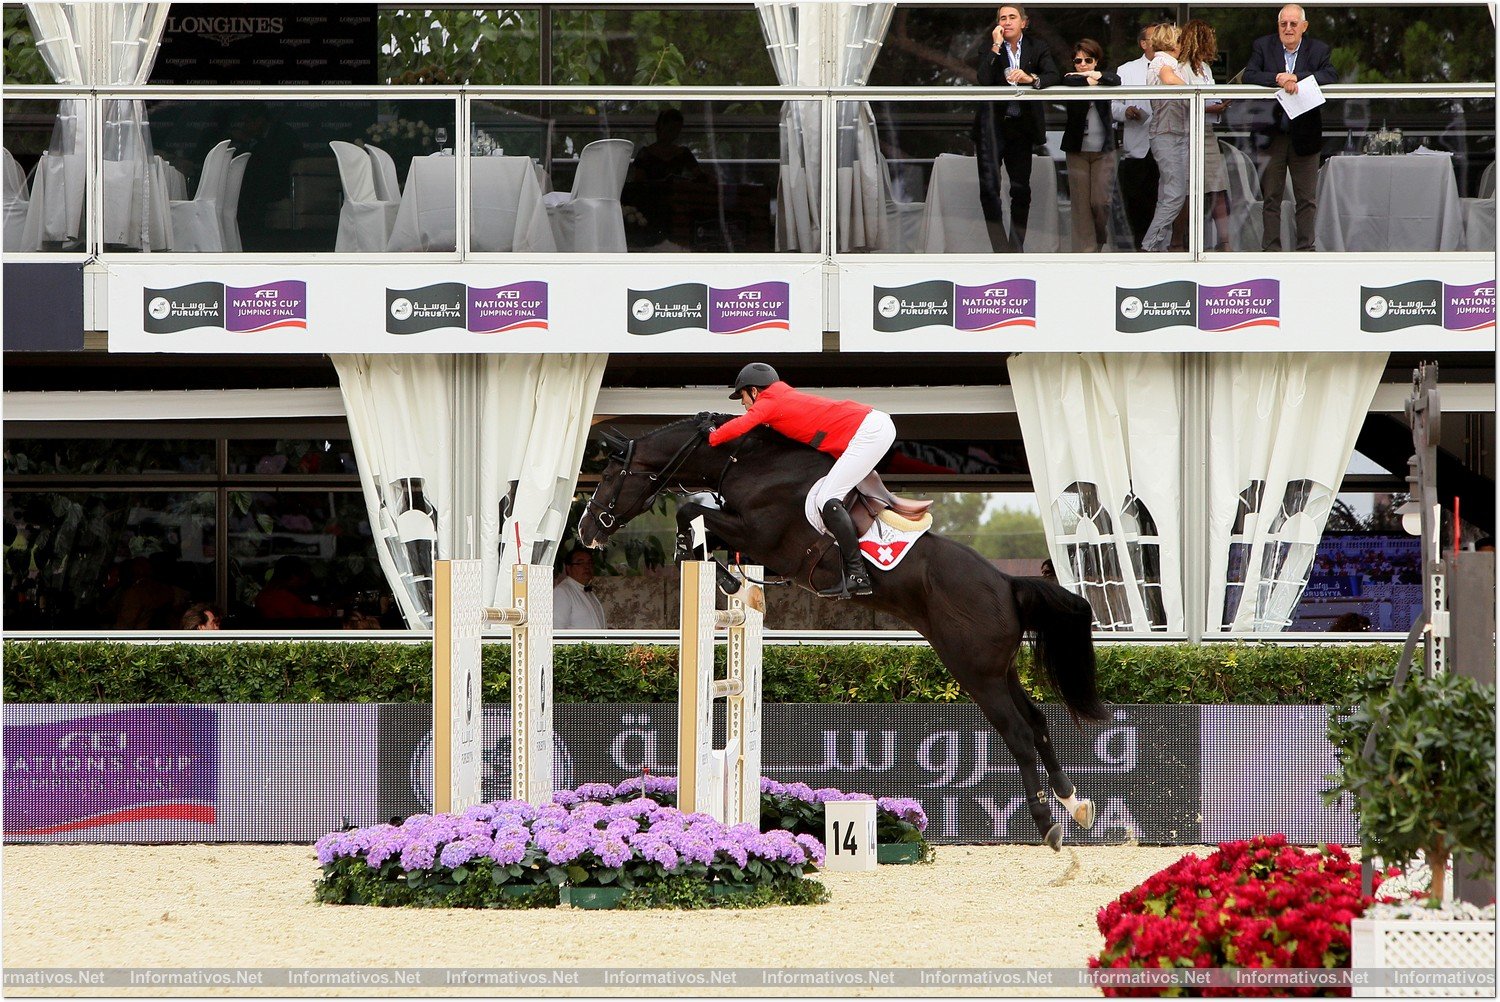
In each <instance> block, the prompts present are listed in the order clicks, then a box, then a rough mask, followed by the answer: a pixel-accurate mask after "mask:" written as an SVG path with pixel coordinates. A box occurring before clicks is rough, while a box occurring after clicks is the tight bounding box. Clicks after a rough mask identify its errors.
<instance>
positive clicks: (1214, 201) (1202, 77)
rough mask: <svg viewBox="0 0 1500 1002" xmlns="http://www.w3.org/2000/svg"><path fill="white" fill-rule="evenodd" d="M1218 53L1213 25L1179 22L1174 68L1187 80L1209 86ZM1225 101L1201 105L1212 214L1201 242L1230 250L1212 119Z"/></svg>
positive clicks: (1224, 178)
mask: <svg viewBox="0 0 1500 1002" xmlns="http://www.w3.org/2000/svg"><path fill="white" fill-rule="evenodd" d="M1218 56H1219V40H1218V39H1217V38H1216V37H1215V36H1214V29H1213V26H1212V25H1210V24H1209V23H1208V22H1207V21H1203V20H1200V19H1198V18H1194V19H1193V20H1191V21H1189V22H1188V23H1187V24H1185V25H1183V26H1182V39H1181V48H1180V49H1179V51H1178V53H1177V60H1178V67H1177V72H1178V73H1179V74H1180V75H1181V76H1182V77H1183V79H1185V80H1186V81H1187V82H1188V83H1190V84H1197V85H1199V86H1211V85H1212V84H1213V83H1214V71H1213V67H1212V65H1211V64H1212V63H1213V61H1214V60H1215V59H1217V58H1218ZM1227 107H1229V102H1228V101H1211V102H1209V103H1208V104H1206V105H1204V107H1203V111H1204V113H1205V115H1206V120H1205V121H1204V123H1203V192H1204V195H1205V198H1206V201H1207V205H1208V208H1209V210H1210V211H1211V213H1212V215H1213V223H1214V228H1213V232H1209V233H1205V234H1204V235H1203V242H1204V243H1205V244H1206V245H1207V246H1209V247H1211V248H1213V249H1214V250H1218V251H1227V250H1229V172H1228V171H1227V170H1225V169H1224V154H1222V153H1220V152H1219V137H1218V136H1216V135H1214V123H1215V122H1217V121H1219V119H1220V116H1221V115H1222V114H1223V113H1224V109H1225V108H1227Z"/></svg>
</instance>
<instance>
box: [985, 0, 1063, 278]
mask: <svg viewBox="0 0 1500 1002" xmlns="http://www.w3.org/2000/svg"><path fill="white" fill-rule="evenodd" d="M1026 24H1027V18H1026V8H1024V7H1021V6H1019V5H1016V4H1006V5H1005V6H1003V7H1001V8H1000V10H999V13H998V14H997V16H996V24H995V28H994V30H993V31H991V32H990V45H989V46H988V47H987V48H986V49H985V51H984V53H983V54H982V55H981V56H980V57H979V83H980V85H981V86H984V87H993V86H998V85H1002V84H1008V85H1010V86H1012V87H1028V88H1032V89H1035V90H1040V89H1041V88H1043V87H1052V86H1054V85H1055V84H1057V83H1058V82H1059V81H1060V80H1061V79H1062V74H1061V73H1059V72H1058V70H1057V60H1055V59H1053V58H1052V53H1051V52H1050V51H1049V50H1048V49H1047V46H1046V45H1045V44H1044V43H1042V42H1039V41H1030V42H1028V41H1026V40H1025V39H1024V38H1023V35H1024V33H1025V31H1026ZM1046 141H1047V122H1046V119H1045V118H1044V117H1043V113H1042V104H1041V102H1040V101H994V102H986V103H984V104H982V105H980V107H979V114H978V115H977V116H976V117H975V120H974V144H975V146H976V152H977V153H978V156H979V201H980V204H981V205H982V206H983V207H984V221H985V225H986V226H987V227H988V228H989V231H990V243H991V244H992V245H993V246H994V248H995V250H997V251H1004V250H1014V251H1019V250H1021V249H1023V247H1024V246H1025V244H1026V223H1027V220H1028V219H1029V218H1030V217H1031V151H1032V148H1033V147H1035V146H1038V145H1040V144H1042V143H1044V142H1046ZM1002 163H1003V164H1005V172H1006V173H1007V174H1009V175H1010V236H1009V238H1007V237H1006V235H1005V224H1004V222H1003V220H1002V218H1001V210H1002V205H1001V202H1000V198H1001V195H1000V165H1001V164H1002ZM1049 208H1050V207H1049Z"/></svg>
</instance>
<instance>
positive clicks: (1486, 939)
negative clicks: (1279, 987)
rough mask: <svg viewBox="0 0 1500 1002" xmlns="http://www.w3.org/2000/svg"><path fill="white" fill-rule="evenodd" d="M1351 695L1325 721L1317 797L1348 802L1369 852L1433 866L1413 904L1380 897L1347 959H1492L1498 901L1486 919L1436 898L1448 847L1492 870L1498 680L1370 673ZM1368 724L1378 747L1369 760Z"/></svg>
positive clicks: (1440, 962) (1413, 962)
mask: <svg viewBox="0 0 1500 1002" xmlns="http://www.w3.org/2000/svg"><path fill="white" fill-rule="evenodd" d="M1350 703H1351V704H1352V705H1350V706H1346V707H1341V708H1340V712H1338V713H1335V714H1333V715H1331V716H1330V718H1329V723H1328V736H1329V739H1330V740H1331V741H1332V743H1333V746H1334V749H1335V751H1336V752H1337V753H1338V757H1339V772H1338V773H1337V774H1336V775H1334V776H1331V777H1329V778H1330V780H1332V782H1333V787H1332V788H1331V789H1330V790H1329V791H1327V792H1326V793H1325V794H1324V797H1325V799H1326V800H1328V801H1329V802H1332V801H1334V800H1335V799H1337V798H1338V797H1340V796H1344V795H1347V796H1349V797H1350V798H1351V800H1352V803H1353V808H1354V811H1355V813H1356V815H1357V816H1358V817H1359V821H1360V828H1361V831H1362V833H1363V840H1364V845H1365V850H1366V851H1367V852H1372V853H1374V854H1376V855H1378V856H1380V858H1381V859H1383V860H1385V861H1386V862H1387V863H1391V862H1397V863H1401V864H1408V865H1409V864H1410V862H1411V861H1412V860H1414V859H1416V858H1418V857H1421V859H1422V860H1423V862H1424V863H1425V868H1426V869H1427V870H1428V871H1429V872H1430V874H1431V877H1430V882H1429V884H1428V886H1427V887H1426V888H1425V889H1423V888H1420V887H1418V888H1412V889H1410V890H1411V897H1410V899H1409V900H1407V901H1405V902H1393V903H1391V904H1382V905H1377V906H1376V907H1375V908H1373V909H1371V910H1370V912H1369V913H1367V914H1366V915H1365V917H1364V918H1362V919H1361V920H1360V921H1358V922H1357V923H1355V927H1354V966H1356V967H1432V966H1438V967H1489V966H1490V965H1491V964H1492V962H1493V960H1494V935H1495V926H1494V915H1493V908H1491V909H1489V913H1488V916H1487V917H1485V913H1483V912H1481V911H1480V910H1479V909H1477V908H1474V907H1472V906H1464V905H1462V904H1458V905H1455V906H1444V904H1443V898H1444V895H1445V890H1446V881H1447V870H1448V862H1449V860H1450V859H1451V858H1452V856H1453V855H1454V854H1455V853H1468V854H1471V855H1472V857H1473V858H1474V859H1475V860H1477V861H1479V863H1480V869H1481V871H1482V872H1483V871H1485V870H1488V872H1490V873H1493V872H1494V866H1495V797H1494V792H1495V757H1494V752H1495V690H1494V688H1493V687H1491V686H1486V685H1482V684H1480V683H1478V682H1475V681H1474V680H1473V679H1468V678H1463V677H1460V676H1457V675H1452V674H1444V675H1439V676H1436V677H1434V678H1430V679H1429V678H1425V677H1424V676H1422V675H1421V674H1420V673H1413V675H1412V676H1411V677H1410V678H1409V679H1408V680H1407V682H1406V684H1405V685H1402V686H1399V687H1396V686H1392V685H1391V684H1390V681H1389V677H1388V676H1382V675H1381V674H1379V673H1377V674H1373V675H1370V676H1367V677H1366V678H1365V679H1364V680H1363V682H1362V684H1361V689H1360V691H1359V692H1358V693H1356V694H1355V696H1354V697H1353V698H1352V699H1351V700H1350ZM1377 724H1378V726H1376V725H1377ZM1372 727H1375V743H1374V753H1373V755H1372V756H1371V757H1370V758H1369V759H1366V758H1365V757H1364V756H1363V755H1362V752H1363V749H1364V745H1365V738H1366V735H1368V734H1369V733H1370V730H1371V728H1372ZM1409 872H1412V871H1410V870H1409Z"/></svg>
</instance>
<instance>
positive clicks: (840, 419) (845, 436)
mask: <svg viewBox="0 0 1500 1002" xmlns="http://www.w3.org/2000/svg"><path fill="white" fill-rule="evenodd" d="M730 399H731V400H739V401H741V402H742V403H744V405H745V413H744V415H743V416H742V417H737V418H734V419H733V420H731V421H727V422H725V423H724V424H723V425H721V426H720V427H718V428H715V429H713V430H712V431H711V432H709V436H708V444H709V445H711V446H718V445H723V444H724V443H725V442H728V441H731V440H732V439H736V438H738V437H740V436H741V435H743V434H745V433H746V432H747V431H750V430H751V429H752V428H754V427H756V426H757V425H766V426H767V427H769V428H771V429H773V430H775V431H778V432H780V433H781V434H783V435H785V436H786V437H787V438H790V439H793V440H795V441H798V442H803V443H805V444H807V445H810V446H812V447H813V448H814V449H818V450H819V451H821V452H826V453H828V454H829V455H831V456H834V457H837V458H836V460H835V462H834V464H833V469H831V470H829V471H828V475H827V476H826V477H824V478H823V479H821V480H819V481H818V482H817V483H815V484H813V486H812V491H811V493H810V494H809V496H808V501H809V504H808V521H810V522H812V524H813V527H814V528H816V529H818V530H820V531H822V530H825V529H826V531H828V532H829V533H831V534H832V535H833V538H834V540H835V542H837V543H838V547H839V552H840V553H842V554H843V557H844V580H843V582H842V584H841V585H840V586H839V587H837V588H832V589H829V590H828V591H825V592H822V594H824V595H827V596H830V597H835V598H849V597H850V596H851V595H868V594H870V592H871V591H873V590H874V589H873V587H872V584H871V581H870V572H869V569H868V568H867V567H866V566H865V562H864V558H863V556H862V555H861V554H860V552H859V536H858V534H857V533H856V532H855V531H854V520H853V519H851V518H850V517H849V512H848V510H847V509H846V508H845V507H844V500H843V499H844V498H845V497H847V496H848V494H849V492H850V491H851V490H853V489H854V486H855V485H856V484H858V483H859V482H860V481H861V480H863V479H864V478H865V477H867V476H869V475H870V472H871V471H872V470H874V469H875V464H876V463H878V462H880V459H881V457H882V456H884V455H885V453H886V450H888V449H889V448H890V447H891V443H892V442H894V441H895V440H896V426H895V424H893V423H892V421H891V418H890V415H889V414H885V413H884V412H882V411H877V410H875V409H874V408H873V407H869V406H866V405H865V404H861V403H856V402H854V401H852V400H829V399H827V398H825V397H818V396H814V395H813V394H811V393H800V392H798V391H797V390H794V389H792V388H791V387H790V386H788V385H787V384H786V383H783V382H782V381H781V378H780V377H779V376H777V375H776V370H775V369H773V368H771V367H770V366H769V365H767V364H766V363H764V362H751V363H750V364H749V365H747V366H745V367H744V368H743V369H741V370H740V374H739V378H737V379H736V380H735V381H734V392H733V393H731V394H730ZM819 519H821V521H822V524H821V525H819V524H818V522H819Z"/></svg>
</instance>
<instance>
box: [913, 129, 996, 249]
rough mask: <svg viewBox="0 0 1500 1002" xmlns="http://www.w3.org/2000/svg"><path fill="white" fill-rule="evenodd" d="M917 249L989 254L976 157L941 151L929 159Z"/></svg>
mask: <svg viewBox="0 0 1500 1002" xmlns="http://www.w3.org/2000/svg"><path fill="white" fill-rule="evenodd" d="M917 250H919V251H920V252H921V253H923V254H989V253H991V252H992V251H993V248H992V247H991V246H990V235H989V231H988V230H986V229H985V225H984V209H983V208H982V207H981V205H980V202H979V158H978V157H965V156H959V155H957V154H955V153H943V154H940V155H939V156H938V158H937V159H936V160H934V161H933V162H932V177H931V178H930V179H929V180H928V182H927V212H926V215H925V216H924V217H923V219H922V232H921V234H920V236H919V237H918V239H917Z"/></svg>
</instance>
